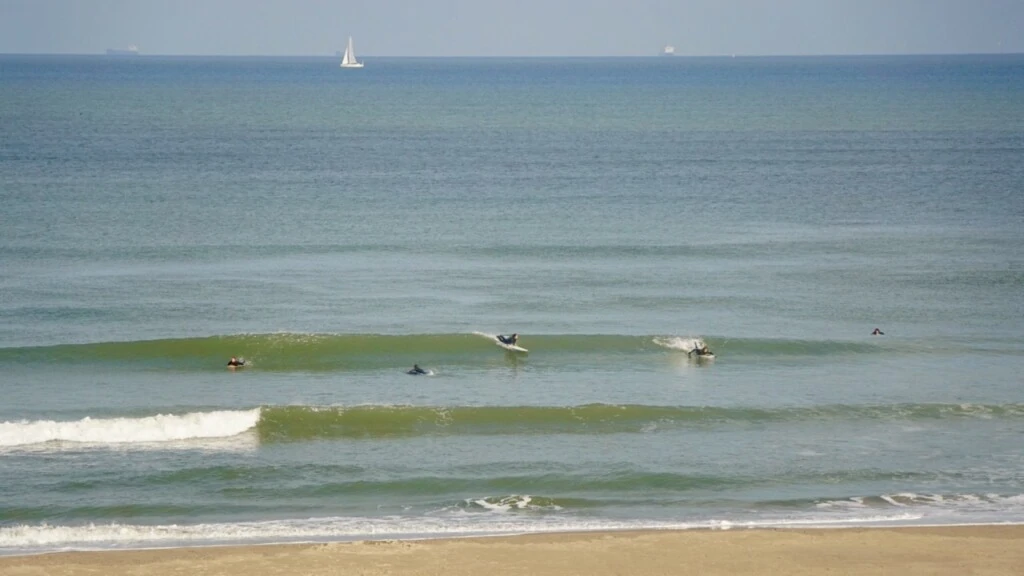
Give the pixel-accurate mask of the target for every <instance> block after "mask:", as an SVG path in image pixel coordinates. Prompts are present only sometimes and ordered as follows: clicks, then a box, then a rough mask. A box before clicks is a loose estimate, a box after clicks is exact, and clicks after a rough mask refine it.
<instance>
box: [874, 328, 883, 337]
mask: <svg viewBox="0 0 1024 576" xmlns="http://www.w3.org/2000/svg"><path fill="white" fill-rule="evenodd" d="M871 335H872V336H885V332H882V331H881V330H879V329H878V328H875V331H874V332H872V333H871Z"/></svg>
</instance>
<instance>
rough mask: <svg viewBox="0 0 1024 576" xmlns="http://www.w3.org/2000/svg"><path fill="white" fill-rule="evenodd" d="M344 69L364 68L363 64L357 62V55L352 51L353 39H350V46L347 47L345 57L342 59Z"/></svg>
mask: <svg viewBox="0 0 1024 576" xmlns="http://www.w3.org/2000/svg"><path fill="white" fill-rule="evenodd" d="M341 67H342V68H362V67H363V63H362V62H359V61H357V60H356V53H355V51H353V50H352V37H351V36H349V37H348V46H346V47H345V55H344V56H343V57H342V58H341Z"/></svg>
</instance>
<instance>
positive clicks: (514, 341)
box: [498, 333, 519, 346]
mask: <svg viewBox="0 0 1024 576" xmlns="http://www.w3.org/2000/svg"><path fill="white" fill-rule="evenodd" d="M498 342H501V343H502V344H507V345H509V346H518V345H519V344H518V343H519V334H517V333H513V334H512V335H511V336H502V335H501V334H498Z"/></svg>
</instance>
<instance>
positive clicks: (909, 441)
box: [0, 55, 1024, 555]
mask: <svg viewBox="0 0 1024 576" xmlns="http://www.w3.org/2000/svg"><path fill="white" fill-rule="evenodd" d="M1022 158H1024V56H1021V55H991V56H985V55H977V56H893V57H820V58H817V57H815V58H812V57H794V58H618V59H596V58H594V59H586V58H579V59H559V58H550V59H547V58H529V59H471V58H466V59H458V58H449V59H420V58H407V59H402V58H394V59H384V58H381V59H373V58H368V59H367V60H366V67H365V68H364V69H361V70H342V69H339V67H338V62H337V61H336V60H335V59H330V58H212V57H211V58H198V57H195V58H191V57H139V58H132V59H124V58H107V57H102V56H14V55H6V56H0V396H2V398H3V401H2V402H0V554H8V555H10V554H33V553H40V552H50V551H56V550H92V549H98V550H107V549H125V548H154V547H179V546H202V545H221V544H253V543H270V542H275V543H277V542H318V541H353V540H373V539H414V538H438V537H463V536H467V537H468V536H484V535H495V534H519V533H535V532H560V531H589V530H624V529H638V528H652V529H687V528H695V529H699V528H715V529H729V528H732V529H740V528H757V527H834V526H892V525H918V526H923V525H948V524H978V523H981V524H1001V523H1021V522H1024V442H1022V438H1024V386H1022V385H1024V379H1022V376H1021V374H1024V297H1022V295H1024V249H1022V246H1024V196H1022V183H1024V163H1022V162H1021V159H1022ZM875 328H879V329H881V331H882V332H884V334H883V335H872V331H873V330H874V329H875ZM513 332H517V333H518V334H519V335H520V344H521V345H522V346H524V347H525V348H527V349H529V352H528V353H511V352H506V351H505V350H503V349H502V348H499V347H497V346H495V345H494V342H493V340H491V339H490V337H489V335H494V334H499V333H501V334H510V333H513ZM696 341H703V342H705V343H706V344H707V345H708V346H709V347H710V349H711V350H712V351H713V352H714V353H715V356H716V357H715V358H714V359H713V360H710V359H698V358H695V357H691V356H690V355H688V354H687V353H686V351H687V350H689V349H690V348H692V346H693V345H694V343H695V342H696ZM232 356H240V357H244V358H245V359H246V360H247V365H246V366H245V367H244V368H242V369H237V370H233V371H232V370H228V369H226V366H225V364H226V362H227V360H228V359H229V358H230V357H232ZM413 364H418V365H420V366H422V367H424V368H425V369H428V370H429V371H430V374H429V375H424V376H411V375H408V374H406V371H407V370H408V369H409V368H411V367H412V365H413Z"/></svg>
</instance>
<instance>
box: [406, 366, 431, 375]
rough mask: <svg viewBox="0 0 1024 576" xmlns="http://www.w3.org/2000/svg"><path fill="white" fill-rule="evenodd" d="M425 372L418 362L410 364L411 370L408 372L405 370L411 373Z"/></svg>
mask: <svg viewBox="0 0 1024 576" xmlns="http://www.w3.org/2000/svg"><path fill="white" fill-rule="evenodd" d="M426 373H427V371H426V370H424V369H423V368H420V365H419V364H413V365H412V370H409V371H408V372H406V374H413V375H419V374H426Z"/></svg>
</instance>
